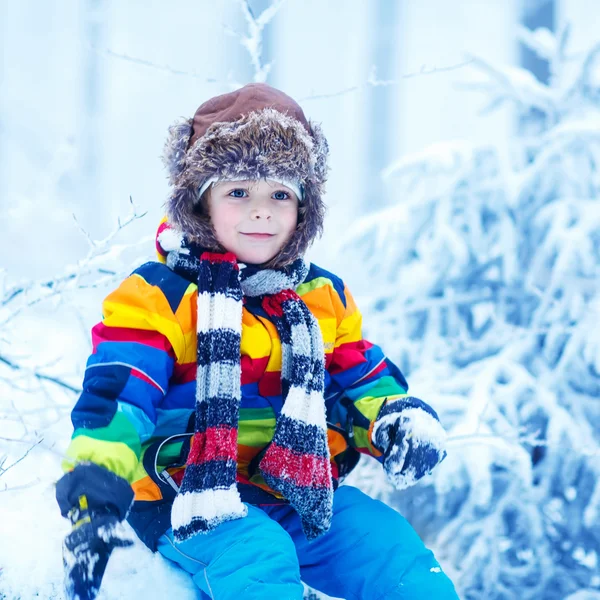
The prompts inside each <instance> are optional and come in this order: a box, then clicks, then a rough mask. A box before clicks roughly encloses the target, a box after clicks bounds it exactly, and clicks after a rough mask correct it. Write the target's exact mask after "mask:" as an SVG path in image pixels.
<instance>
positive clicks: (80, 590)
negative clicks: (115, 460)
mask: <svg viewBox="0 0 600 600" xmlns="http://www.w3.org/2000/svg"><path fill="white" fill-rule="evenodd" d="M83 474H86V475H90V474H93V475H94V476H93V477H91V478H90V481H89V485H87V483H86V481H84V480H83V479H82V476H83ZM86 478H87V476H86ZM94 486H95V487H96V488H102V489H104V490H106V493H105V494H104V496H105V498H106V500H105V502H102V503H101V504H100V503H92V505H90V504H89V503H88V499H87V495H86V494H85V493H84V492H85V490H87V489H90V488H92V487H94ZM128 488H129V489H128ZM113 489H117V490H119V489H120V490H121V493H122V494H123V495H129V497H130V498H131V499H133V494H132V492H131V488H130V487H129V485H128V484H127V482H126V481H125V480H124V479H122V478H121V477H118V476H116V475H114V474H113V473H110V472H109V471H107V470H106V469H103V468H102V467H99V466H97V465H93V464H89V465H86V466H85V467H84V468H82V467H80V468H78V469H75V470H74V471H72V472H71V473H68V474H67V475H65V477H63V478H62V479H61V480H60V481H59V482H58V484H57V491H56V495H57V499H58V503H59V505H60V507H61V511H62V514H63V516H65V517H68V518H69V520H70V521H71V523H72V525H73V531H72V532H71V533H70V534H69V535H68V536H67V537H66V538H65V540H64V543H63V563H64V567H65V592H66V594H67V598H69V600H71V599H72V600H94V598H96V596H97V594H98V591H99V590H100V583H101V582H102V577H103V575H104V571H105V570H106V565H107V564H108V559H109V558H110V555H111V554H112V552H113V550H114V549H115V548H126V547H128V546H131V545H133V540H131V539H130V538H129V535H128V534H127V532H126V530H125V528H124V526H123V524H122V523H121V521H122V520H123V519H124V518H125V516H126V513H120V511H119V507H117V506H114V505H113V503H111V501H110V496H111V494H112V491H113ZM97 491H98V490H97ZM101 495H102V493H100V494H98V493H96V498H97V497H98V496H101Z"/></svg>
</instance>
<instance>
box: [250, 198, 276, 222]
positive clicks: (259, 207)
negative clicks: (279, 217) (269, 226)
mask: <svg viewBox="0 0 600 600" xmlns="http://www.w3.org/2000/svg"><path fill="white" fill-rule="evenodd" d="M250 218H251V219H254V220H258V219H270V218H271V209H270V208H269V205H268V203H267V202H254V203H253V204H252V206H251V207H250Z"/></svg>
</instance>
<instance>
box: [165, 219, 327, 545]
mask: <svg viewBox="0 0 600 600" xmlns="http://www.w3.org/2000/svg"><path fill="white" fill-rule="evenodd" d="M160 238H161V239H159V242H160V243H161V246H162V248H163V250H170V252H169V253H168V255H167V264H168V265H169V267H170V268H171V269H173V271H174V272H175V273H180V274H182V275H184V276H188V277H190V278H193V279H194V280H195V281H197V282H198V307H197V338H196V339H197V346H198V352H197V371H196V418H195V433H194V437H193V440H192V447H191V451H190V454H189V457H188V459H187V462H186V469H185V475H184V477H183V481H182V484H181V489H180V490H179V493H178V494H177V497H176V499H175V503H174V505H173V510H172V513H171V522H172V524H173V530H174V535H175V538H176V539H177V540H178V541H181V540H183V539H186V538H188V537H190V536H191V535H193V534H194V533H195V532H197V531H207V530H210V529H214V528H215V527H216V526H218V525H219V524H220V523H222V522H223V521H226V520H230V519H235V518H240V517H243V516H245V514H246V510H245V507H244V506H243V505H242V503H241V500H240V497H239V493H238V490H237V488H236V484H235V477H236V470H237V425H238V419H239V408H240V406H239V403H240V397H241V391H240V334H241V327H242V297H243V296H246V297H247V298H260V299H261V305H262V307H263V308H264V310H265V312H266V313H267V314H268V315H269V317H270V318H271V319H272V321H273V323H274V324H275V327H276V329H277V332H278V334H279V338H280V340H281V353H282V365H283V366H282V371H281V378H282V379H281V387H282V400H283V407H282V410H281V414H280V415H279V417H278V418H277V423H276V426H275V432H274V434H273V440H272V441H271V443H270V444H269V446H268V448H267V451H266V452H265V455H264V456H263V458H262V459H261V461H260V463H259V464H258V469H259V470H260V472H261V474H262V476H263V478H264V479H265V481H266V483H267V484H268V485H269V486H270V487H271V488H272V489H273V490H276V491H277V492H279V493H281V494H282V495H283V496H284V497H285V498H286V499H287V500H288V501H289V502H290V503H291V505H292V506H293V507H294V508H295V509H296V510H297V511H298V513H299V514H300V515H301V517H302V522H303V524H304V528H305V532H306V535H307V537H308V538H309V539H313V538H314V537H317V536H318V535H320V534H321V533H323V532H324V531H326V530H327V529H328V528H329V525H330V523H331V510H332V508H331V506H332V502H333V497H332V493H333V490H332V479H331V465H330V457H329V448H328V447H327V425H326V417H325V401H324V399H323V380H324V369H325V366H324V356H325V355H324V351H323V340H322V338H321V334H320V332H319V326H318V325H317V322H316V320H315V318H314V317H313V315H312V313H311V312H310V311H309V310H308V308H307V307H306V305H305V304H304V302H302V300H301V299H300V297H299V296H298V295H297V294H296V293H295V292H294V291H293V290H294V289H295V288H296V287H297V286H298V285H300V284H301V283H303V282H304V280H305V278H306V275H307V274H308V266H307V264H306V263H305V262H304V260H303V259H301V258H299V259H297V260H296V261H294V262H293V263H292V264H291V265H289V266H287V267H284V268H280V269H261V268H258V267H255V266H251V265H242V266H243V267H244V268H243V269H242V270H240V269H239V267H238V264H237V261H236V258H235V256H234V255H233V254H231V253H226V254H215V253H209V252H202V250H201V249H200V248H198V247H196V246H195V245H194V244H192V243H190V242H189V241H187V240H186V238H185V236H179V239H177V235H176V233H175V232H173V231H169V230H163V231H162V232H161V235H160ZM165 241H166V242H170V243H171V244H172V246H171V247H169V248H165Z"/></svg>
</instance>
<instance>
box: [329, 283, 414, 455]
mask: <svg viewBox="0 0 600 600" xmlns="http://www.w3.org/2000/svg"><path fill="white" fill-rule="evenodd" d="M343 290H344V291H343V294H342V295H340V298H339V304H338V311H336V312H337V315H338V319H337V322H338V324H337V331H336V340H335V345H334V348H333V352H332V353H331V354H329V355H327V356H326V365H327V372H328V376H327V375H326V383H327V386H326V398H327V400H328V402H327V404H328V406H331V402H332V401H333V402H334V404H333V406H332V408H331V409H330V419H332V420H333V421H334V422H336V424H338V425H339V426H340V427H342V428H344V429H345V430H346V432H347V435H348V438H349V439H350V442H351V444H352V445H353V446H354V447H355V448H356V449H357V450H358V451H359V452H362V453H364V454H370V455H371V456H374V457H376V458H378V459H379V458H380V457H381V456H382V454H381V452H379V450H377V449H376V448H375V447H374V446H373V445H372V443H371V431H372V429H373V424H374V422H375V420H376V418H377V415H378V414H379V411H380V410H381V407H382V406H383V404H384V403H386V402H387V401H393V400H396V399H398V398H401V397H404V396H406V395H407V391H408V384H407V382H406V379H405V378H404V376H403V375H402V373H401V372H400V370H399V369H398V367H397V366H396V365H395V364H394V363H393V362H392V361H390V360H389V359H388V358H387V357H386V356H385V355H384V353H383V351H382V349H381V348H380V347H379V346H377V345H375V344H372V343H371V342H369V341H367V340H365V339H364V338H363V336H362V315H361V313H360V310H359V309H358V307H357V306H356V303H355V301H354V298H353V297H352V294H351V293H350V291H349V290H348V288H347V287H346V286H344V288H343Z"/></svg>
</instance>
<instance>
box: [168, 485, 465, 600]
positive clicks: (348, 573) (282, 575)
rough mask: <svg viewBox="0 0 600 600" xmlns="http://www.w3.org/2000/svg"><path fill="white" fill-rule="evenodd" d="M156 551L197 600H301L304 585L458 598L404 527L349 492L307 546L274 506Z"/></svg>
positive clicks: (403, 599)
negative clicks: (180, 573)
mask: <svg viewBox="0 0 600 600" xmlns="http://www.w3.org/2000/svg"><path fill="white" fill-rule="evenodd" d="M250 548H251V550H249V549H250ZM158 550H159V552H160V553H161V554H162V555H163V556H165V557H166V558H168V559H169V560H172V561H173V562H174V563H175V564H177V565H179V566H180V567H181V568H183V569H185V570H186V571H187V572H188V573H190V575H191V576H192V579H193V581H194V583H195V584H196V586H197V587H198V588H199V589H200V590H201V597H202V598H216V599H217V600H234V599H239V598H243V599H244V600H264V599H265V598H285V599H286V600H301V599H302V597H303V594H302V585H301V583H300V579H302V581H304V582H305V583H307V584H308V585H310V586H312V587H314V588H316V589H319V590H321V591H323V592H325V593H326V594H328V595H330V596H332V597H335V598H347V599H348V600H364V599H366V598H369V599H372V600H396V599H397V600H424V599H427V600H458V596H457V594H456V591H455V590H454V586H453V585H452V582H451V581H450V579H449V578H448V576H447V575H446V574H445V573H444V572H443V570H442V568H441V567H440V565H439V563H438V562H437V560H436V559H435V557H434V556H433V554H432V553H431V552H430V551H429V550H428V549H427V548H426V547H425V546H424V544H423V542H422V541H421V540H420V539H419V536H418V535H417V534H416V533H415V531H414V530H413V528H412V527H411V526H410V524H409V523H408V521H406V519H404V518H403V517H402V515H400V514H399V513H397V512H396V511H395V510H393V509H392V508H390V507H389V506H386V505H385V504H383V503H382V502H379V501H377V500H373V499H372V498H369V497H368V496H366V495H365V494H363V493H362V492H360V491H359V490H357V489H356V488H353V487H350V486H341V487H340V488H338V490H337V491H336V492H335V494H334V502H333V519H332V525H331V529H330V530H329V531H327V533H325V534H323V535H322V536H320V537H319V538H317V539H316V540H314V541H312V542H308V541H307V539H306V537H305V535H304V533H303V531H302V523H301V520H300V518H299V516H298V514H297V513H296V512H295V511H294V510H293V508H291V507H290V506H289V505H287V504H278V505H271V506H261V507H255V506H248V516H247V517H246V518H244V519H238V520H236V521H229V522H227V523H223V524H222V525H220V526H219V527H218V528H217V529H215V530H214V531H212V532H210V533H209V534H207V535H197V536H194V537H193V538H190V539H189V540H187V541H185V542H183V543H182V544H175V543H174V541H173V534H172V532H171V531H168V532H167V533H165V535H163V536H162V537H161V538H160V540H159V542H158Z"/></svg>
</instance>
